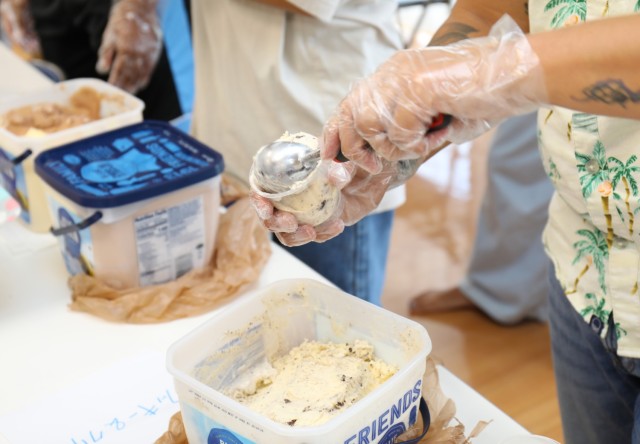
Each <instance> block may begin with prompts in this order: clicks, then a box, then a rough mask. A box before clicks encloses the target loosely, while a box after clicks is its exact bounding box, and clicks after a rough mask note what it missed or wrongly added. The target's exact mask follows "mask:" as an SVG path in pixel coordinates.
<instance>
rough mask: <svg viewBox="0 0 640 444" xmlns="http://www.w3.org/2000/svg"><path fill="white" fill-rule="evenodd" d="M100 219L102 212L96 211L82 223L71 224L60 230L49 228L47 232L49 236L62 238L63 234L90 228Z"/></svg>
mask: <svg viewBox="0 0 640 444" xmlns="http://www.w3.org/2000/svg"><path fill="white" fill-rule="evenodd" d="M100 219H102V211H96V212H95V213H93V214H92V215H91V216H89V217H87V218H86V219H85V220H83V221H80V222H78V223H75V224H71V225H66V226H64V227H60V228H53V227H51V229H50V230H49V231H51V234H53V235H54V236H63V235H65V234H69V233H75V232H76V231H80V230H84V229H85V228H87V227H90V226H91V225H93V224H95V223H96V222H98V221H99V220H100Z"/></svg>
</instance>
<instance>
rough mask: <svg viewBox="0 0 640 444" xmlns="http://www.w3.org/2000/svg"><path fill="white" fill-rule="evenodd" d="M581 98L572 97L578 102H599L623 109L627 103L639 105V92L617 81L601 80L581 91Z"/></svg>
mask: <svg viewBox="0 0 640 444" xmlns="http://www.w3.org/2000/svg"><path fill="white" fill-rule="evenodd" d="M582 93H583V96H582V97H572V98H573V99H575V100H577V101H579V102H601V103H606V104H607V105H620V106H621V107H623V108H626V107H627V104H629V103H640V90H638V91H633V90H631V89H629V87H627V85H625V84H624V82H623V81H622V80H619V79H609V80H603V81H601V82H597V83H594V84H593V85H590V86H588V87H586V88H584V89H583V90H582Z"/></svg>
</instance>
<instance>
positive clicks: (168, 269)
mask: <svg viewBox="0 0 640 444" xmlns="http://www.w3.org/2000/svg"><path fill="white" fill-rule="evenodd" d="M223 168H224V163H223V159H222V156H221V155H220V154H219V153H218V152H216V151H214V150H213V149H211V148H209V147H207V146H205V145H203V144H202V143H200V142H198V141H197V140H195V139H194V138H192V137H190V136H189V135H188V134H186V133H184V132H182V131H181V130H179V129H177V128H175V127H173V126H171V125H169V124H168V123H165V122H156V121H145V122H142V123H136V124H133V125H130V126H126V127H124V128H120V129H117V130H113V131H109V132H106V133H103V134H99V135H96V136H93V137H89V138H86V139H84V140H81V141H77V142H73V143H70V144H67V145H64V146H61V147H58V148H54V149H50V150H47V151H44V152H42V153H40V154H39V155H38V156H37V157H36V159H35V171H36V173H37V175H38V176H39V177H40V178H41V179H42V181H43V183H44V192H45V196H46V199H47V203H48V207H49V210H50V214H51V219H52V223H53V227H52V229H51V232H52V233H53V234H54V235H56V236H58V239H59V244H60V248H61V251H62V255H63V257H64V260H65V263H66V266H67V269H68V270H69V273H70V274H72V275H75V274H77V273H86V274H89V275H94V276H96V277H97V278H99V279H100V280H101V281H102V282H104V283H106V284H108V285H110V286H112V287H113V288H116V289H124V288H131V287H137V286H140V287H142V286H147V285H155V284H162V283H165V282H169V281H171V280H174V279H176V278H178V277H180V276H181V275H183V274H185V273H187V272H189V271H190V270H192V269H195V268H200V267H203V266H204V265H206V264H207V263H208V262H209V260H210V258H211V255H212V252H213V248H214V243H215V237H216V231H217V226H218V218H219V211H220V174H221V172H222V170H223Z"/></svg>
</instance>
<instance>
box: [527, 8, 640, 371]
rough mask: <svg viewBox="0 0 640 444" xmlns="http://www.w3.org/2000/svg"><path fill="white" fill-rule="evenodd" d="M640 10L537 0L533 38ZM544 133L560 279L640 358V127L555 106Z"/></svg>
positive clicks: (580, 307) (544, 114)
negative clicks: (554, 29)
mask: <svg viewBox="0 0 640 444" xmlns="http://www.w3.org/2000/svg"><path fill="white" fill-rule="evenodd" d="M639 12H640V0H530V1H529V17H530V21H531V32H539V31H542V30H548V29H552V28H559V27H563V26H572V25H574V24H577V23H580V22H584V21H587V20H597V19H600V18H602V17H607V16H614V15H627V14H632V13H639ZM615 93H616V91H615V88H612V89H611V90H603V91H602V94H615ZM538 131H539V132H538V139H539V147H540V153H541V155H542V159H543V163H544V165H545V168H546V170H547V173H548V174H549V177H550V178H551V180H552V182H553V183H554V186H555V189H556V192H555V195H554V197H553V198H552V201H551V204H550V207H549V221H548V223H547V227H546V229H545V232H544V235H543V241H544V244H545V248H546V250H547V253H548V254H549V256H550V257H551V259H552V261H553V262H554V265H555V268H556V274H557V277H558V280H559V281H560V283H561V284H562V286H563V287H564V290H565V293H566V294H567V297H568V298H569V300H570V301H571V303H572V305H573V306H574V307H575V309H576V310H577V311H578V312H580V314H581V315H582V316H583V317H584V320H585V321H586V322H587V323H589V324H590V325H591V327H592V328H593V329H594V330H595V331H596V332H598V333H599V334H600V335H601V336H602V337H604V335H605V334H606V333H607V329H608V320H609V317H610V316H613V325H614V327H615V329H616V332H615V333H616V336H617V338H618V354H619V355H620V356H627V357H633V358H640V292H639V291H638V279H639V274H640V221H639V220H638V219H640V216H639V215H638V212H640V191H639V189H638V183H639V182H640V160H639V159H638V155H640V122H638V121H632V120H627V119H619V118H610V117H604V116H596V115H591V114H584V113H578V112H575V111H572V110H569V109H565V108H559V107H552V108H544V109H541V110H540V112H539V114H538Z"/></svg>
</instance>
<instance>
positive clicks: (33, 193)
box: [0, 79, 144, 232]
mask: <svg viewBox="0 0 640 444" xmlns="http://www.w3.org/2000/svg"><path fill="white" fill-rule="evenodd" d="M84 87H89V88H92V89H94V90H95V91H96V92H98V93H99V94H100V96H101V97H100V105H99V106H100V110H99V112H100V117H101V118H100V119H98V120H94V121H91V122H88V123H84V124H82V125H79V126H75V127H71V128H68V129H64V130H60V131H56V132H51V133H44V132H37V131H36V132H35V134H34V132H28V133H26V134H25V135H22V136H18V135H16V134H14V133H13V132H11V131H9V130H8V129H7V128H5V127H4V125H2V124H1V123H2V122H0V186H1V187H3V188H5V189H6V190H7V191H8V192H9V194H11V196H12V197H13V198H14V199H15V200H16V201H17V202H18V203H19V204H20V207H21V211H20V219H19V220H20V221H21V222H22V223H23V224H24V225H25V226H27V227H28V228H30V229H31V230H33V231H36V232H45V231H47V230H48V229H49V227H50V226H51V220H50V218H49V212H48V209H47V204H46V201H45V199H44V187H43V185H42V182H41V181H40V179H39V178H38V177H37V175H36V174H35V172H34V165H33V160H34V159H35V157H36V156H37V155H38V154H39V153H41V152H43V151H44V150H47V149H50V148H54V147H57V146H60V145H64V144H66V143H69V142H73V141H75V140H79V139H83V138H86V137H90V136H93V135H95V134H99V133H102V132H105V131H109V130H111V129H116V128H120V127H122V126H126V125H130V124H132V123H136V122H140V121H141V120H142V111H143V109H144V103H143V102H142V101H141V100H140V99H138V98H137V97H135V96H132V95H131V94H128V93H126V92H125V91H123V90H121V89H119V88H116V87H114V86H112V85H110V84H109V83H107V82H104V81H102V80H98V79H74V80H68V81H64V82H60V83H56V84H54V85H51V86H50V87H47V88H45V89H39V90H37V91H34V92H32V93H30V94H26V95H22V96H20V97H16V98H14V99H13V100H8V101H5V102H3V103H2V104H0V116H3V115H5V113H7V112H9V111H11V110H15V109H18V108H22V107H25V106H30V105H39V104H44V103H55V104H61V105H66V104H67V103H68V102H69V99H70V98H71V96H72V95H73V94H74V93H76V92H77V91H78V90H80V89H81V88H84Z"/></svg>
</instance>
